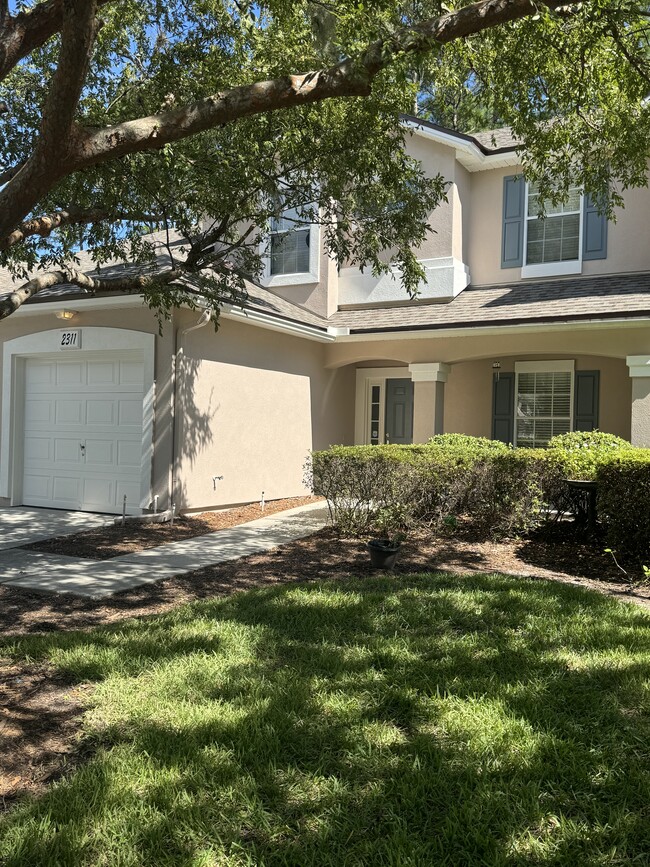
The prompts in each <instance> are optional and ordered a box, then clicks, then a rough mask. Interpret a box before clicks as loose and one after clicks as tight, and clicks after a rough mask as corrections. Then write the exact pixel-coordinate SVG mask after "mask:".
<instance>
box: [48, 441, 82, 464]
mask: <svg viewBox="0 0 650 867" xmlns="http://www.w3.org/2000/svg"><path fill="white" fill-rule="evenodd" d="M54 460H55V462H56V463H65V464H73V465H77V466H80V465H81V464H82V463H83V452H82V449H81V447H80V445H79V439H78V438H77V437H74V438H71V437H55V438H54Z"/></svg>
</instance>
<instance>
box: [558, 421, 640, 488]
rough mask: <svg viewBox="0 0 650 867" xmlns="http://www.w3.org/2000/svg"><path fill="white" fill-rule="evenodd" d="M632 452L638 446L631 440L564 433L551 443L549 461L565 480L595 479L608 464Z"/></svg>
mask: <svg viewBox="0 0 650 867" xmlns="http://www.w3.org/2000/svg"><path fill="white" fill-rule="evenodd" d="M631 450H634V447H633V446H632V445H630V443H629V442H628V441H627V440H624V439H621V437H617V436H615V435H614V434H610V433H605V432H604V431H600V430H593V431H572V432H571V433H565V434H560V435H559V436H555V437H553V438H552V439H551V440H550V441H549V444H548V452H549V460H552V461H554V462H555V463H556V464H557V466H558V470H559V472H560V474H561V476H562V477H563V478H565V479H587V480H592V479H595V478H596V475H597V473H598V468H599V466H600V465H601V464H602V463H603V462H604V461H608V460H609V459H610V458H612V457H614V456H615V455H617V454H619V453H621V452H623V453H625V452H628V451H631Z"/></svg>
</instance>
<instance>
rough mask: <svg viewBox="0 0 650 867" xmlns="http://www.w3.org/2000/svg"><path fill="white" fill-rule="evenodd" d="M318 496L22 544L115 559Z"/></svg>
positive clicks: (131, 523) (130, 523) (25, 547)
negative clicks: (262, 507) (262, 506)
mask: <svg viewBox="0 0 650 867" xmlns="http://www.w3.org/2000/svg"><path fill="white" fill-rule="evenodd" d="M319 499H320V498H319V497H290V498H288V499H284V500H272V501H271V502H268V503H266V504H265V507H264V511H262V509H261V506H260V504H259V503H249V504H248V505H246V506H237V507H236V508H234V509H226V510H224V511H222V512H202V513H201V514H199V515H185V516H183V517H180V518H176V520H175V521H174V524H173V526H172V524H171V523H169V522H166V523H164V524H142V523H138V522H137V521H127V522H126V524H125V525H124V527H122V526H121V525H120V524H116V525H114V526H110V527H98V528H97V529H95V530H84V531H82V532H81V533H75V534H74V535H73V536H56V537H54V538H52V539H44V540H43V541H41V542H34V543H33V544H31V545H22V546H21V547H22V548H23V550H25V551H44V552H45V553H47V554H63V555H66V556H68V557H81V558H83V559H86V560H112V559H113V557H120V556H121V555H123V554H134V553H135V552H136V551H144V550H145V549H146V548H157V547H158V546H159V545H166V544H167V543H168V542H182V541H184V540H185V539H194V538H196V537H197V536H205V535H206V534H207V533H214V532H215V530H226V529H228V528H229V527H236V526H238V525H239V524H246V523H248V522H249V521H256V520H258V518H266V517H268V516H269V515H273V514H274V513H275V512H284V511H285V510H286V509H294V508H296V507H297V506H305V505H307V504H308V503H315V502H317V501H318V500H319Z"/></svg>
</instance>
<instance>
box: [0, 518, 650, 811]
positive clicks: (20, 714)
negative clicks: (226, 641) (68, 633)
mask: <svg viewBox="0 0 650 867" xmlns="http://www.w3.org/2000/svg"><path fill="white" fill-rule="evenodd" d="M553 534H554V535H553ZM603 548H604V546H603V545H600V544H598V543H590V542H588V541H581V540H580V539H579V538H576V537H575V535H574V533H573V532H572V530H571V528H570V527H561V526H558V527H557V528H555V529H554V530H552V531H551V540H549V537H548V536H543V535H539V536H537V537H533V538H531V539H526V540H511V541H505V542H494V541H486V540H481V539H475V538H472V536H471V534H470V533H469V532H467V531H462V530H461V533H460V535H459V536H456V537H454V538H452V537H449V538H433V537H431V536H430V535H427V534H426V533H420V534H417V535H414V536H413V537H411V538H410V539H409V540H408V541H407V542H406V543H405V544H404V546H403V548H402V550H401V552H400V557H399V560H398V564H397V567H396V570H395V571H396V573H402V574H404V573H409V572H422V571H430V570H433V569H447V570H452V571H454V572H458V573H463V572H505V573H511V574H518V575H529V576H533V577H539V578H549V579H552V580H555V581H561V582H564V583H570V584H579V585H583V586H587V587H591V588H592V589H595V590H598V591H600V592H602V593H606V594H608V595H612V596H617V597H619V598H622V599H627V600H628V601H631V602H635V603H637V604H639V605H641V606H644V607H646V608H648V609H650V588H648V587H647V586H640V585H637V586H635V587H629V586H626V585H625V584H624V583H622V582H621V580H620V578H621V577H622V575H621V573H620V572H619V570H618V569H617V568H616V566H615V564H614V563H613V561H612V558H611V556H610V555H608V554H605V552H604V550H603ZM371 573H372V570H371V568H370V564H369V561H368V554H367V551H366V548H365V543H364V542H363V541H361V540H356V539H343V540H340V539H338V538H336V536H335V535H334V533H333V532H332V531H331V530H330V529H325V530H322V531H320V532H319V533H316V534H314V535H313V536H310V537H308V538H305V539H300V540H298V541H296V542H292V543H291V544H288V545H284V546H282V547H281V548H277V549H274V550H271V551H268V552H266V553H264V554H256V555H252V556H250V557H244V558H242V559H241V560H237V561H231V562H229V563H225V564H222V565H220V566H209V567H206V568H205V569H200V570H197V571H196V572H193V573H190V574H187V575H183V576H179V577H176V578H171V579H168V580H166V581H161V582H159V583H157V584H149V585H146V586H144V587H138V588H135V589H133V590H128V591H126V592H124V593H120V594H117V595H115V596H112V597H109V598H105V599H101V600H92V599H86V598H80V597H74V596H70V595H63V596H54V595H45V594H36V593H33V592H31V591H26V590H19V589H17V588H10V587H7V586H6V585H4V586H3V585H0V635H3V636H5V637H10V636H20V635H27V634H34V633H44V632H58V631H65V630H74V629H89V628H92V627H95V626H101V625H105V624H111V623H116V622H118V621H120V620H124V619H126V618H131V617H141V616H146V615H153V614H160V613H162V612H164V611H168V610H169V609H171V608H174V607H176V606H178V605H180V604H182V603H184V602H190V601H192V600H194V599H204V598H209V597H214V596H226V595H228V594H231V593H235V592H239V591H241V590H249V589H251V588H253V587H268V586H271V585H274V584H279V583H286V582H298V581H309V580H315V579H320V578H339V577H344V576H347V575H350V574H352V575H356V576H358V577H359V578H363V577H365V576H367V575H370V574H371ZM3 664H4V668H3V667H2V665H3ZM0 684H1V685H2V690H4V692H2V691H0V706H3V707H4V709H3V711H2V715H1V716H0V741H2V739H3V736H4V737H7V738H9V740H8V743H9V749H6V748H3V749H0V781H1V783H0V806H1V805H2V802H3V801H4V803H5V804H6V806H10V804H11V803H12V802H13V801H14V800H15V798H16V797H17V796H18V795H22V794H25V793H32V794H39V793H40V792H42V791H43V790H44V788H45V786H46V784H47V783H48V782H49V781H50V780H51V779H52V777H53V775H56V774H60V773H61V772H62V771H65V769H66V768H69V767H71V766H73V765H74V763H75V762H77V761H80V760H81V757H80V754H79V743H78V740H77V737H78V735H77V733H78V730H79V716H80V714H81V713H82V710H83V691H84V689H91V688H92V687H91V686H89V685H85V686H84V685H83V684H82V685H81V686H79V685H76V686H73V685H71V684H70V683H67V682H66V681H65V680H64V679H63V678H61V677H60V675H58V674H56V673H54V672H52V671H51V670H50V669H49V668H48V667H47V666H46V665H43V664H40V663H39V664H28V663H15V662H13V661H5V662H4V663H3V661H2V660H0Z"/></svg>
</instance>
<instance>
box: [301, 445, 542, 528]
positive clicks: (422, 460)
mask: <svg viewBox="0 0 650 867" xmlns="http://www.w3.org/2000/svg"><path fill="white" fill-rule="evenodd" d="M469 439H471V440H472V441H471V442H470V443H469V447H464V446H463V445H462V443H459V442H457V444H456V445H455V447H443V446H442V445H441V444H439V442H438V443H435V444H434V445H430V444H427V445H426V446H399V445H385V446H350V447H346V446H336V447H334V448H331V449H328V450H327V451H324V452H315V453H314V454H313V455H312V462H311V475H310V477H309V478H308V482H309V483H310V484H311V486H312V489H313V491H314V493H316V494H319V495H320V496H324V497H326V499H327V502H328V505H329V508H330V514H331V517H332V521H333V523H335V524H336V525H337V527H338V528H339V531H340V532H341V533H342V534H343V535H359V534H363V533H366V532H369V531H370V530H371V528H372V527H373V525H374V524H375V523H376V517H377V515H378V514H380V512H382V511H383V510H385V509H392V510H394V509H396V508H400V509H402V510H406V511H407V512H408V518H409V520H416V521H417V522H419V523H421V524H427V525H429V526H432V527H439V526H441V525H442V524H444V523H448V522H449V519H450V518H453V517H454V516H457V515H460V514H470V515H471V516H472V517H473V519H474V520H475V522H476V524H477V526H479V527H480V528H481V529H482V530H483V531H484V532H488V533H491V534H493V535H505V534H508V533H512V532H522V531H524V530H527V529H529V528H530V527H531V526H533V525H534V524H535V523H537V522H538V521H539V520H540V506H541V504H542V499H543V495H544V490H545V487H544V482H543V475H544V474H543V473H542V471H541V468H542V467H543V466H544V464H543V460H542V457H541V456H542V455H543V453H537V452H533V451H530V452H528V451H525V450H522V449H520V450H513V449H508V448H507V447H506V446H504V445H503V444H500V446H501V447H497V448H491V449H486V448H483V447H482V445H481V443H480V441H479V442H478V443H477V442H476V440H475V438H469ZM487 442H489V440H488V441H487ZM527 468H528V469H527Z"/></svg>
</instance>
